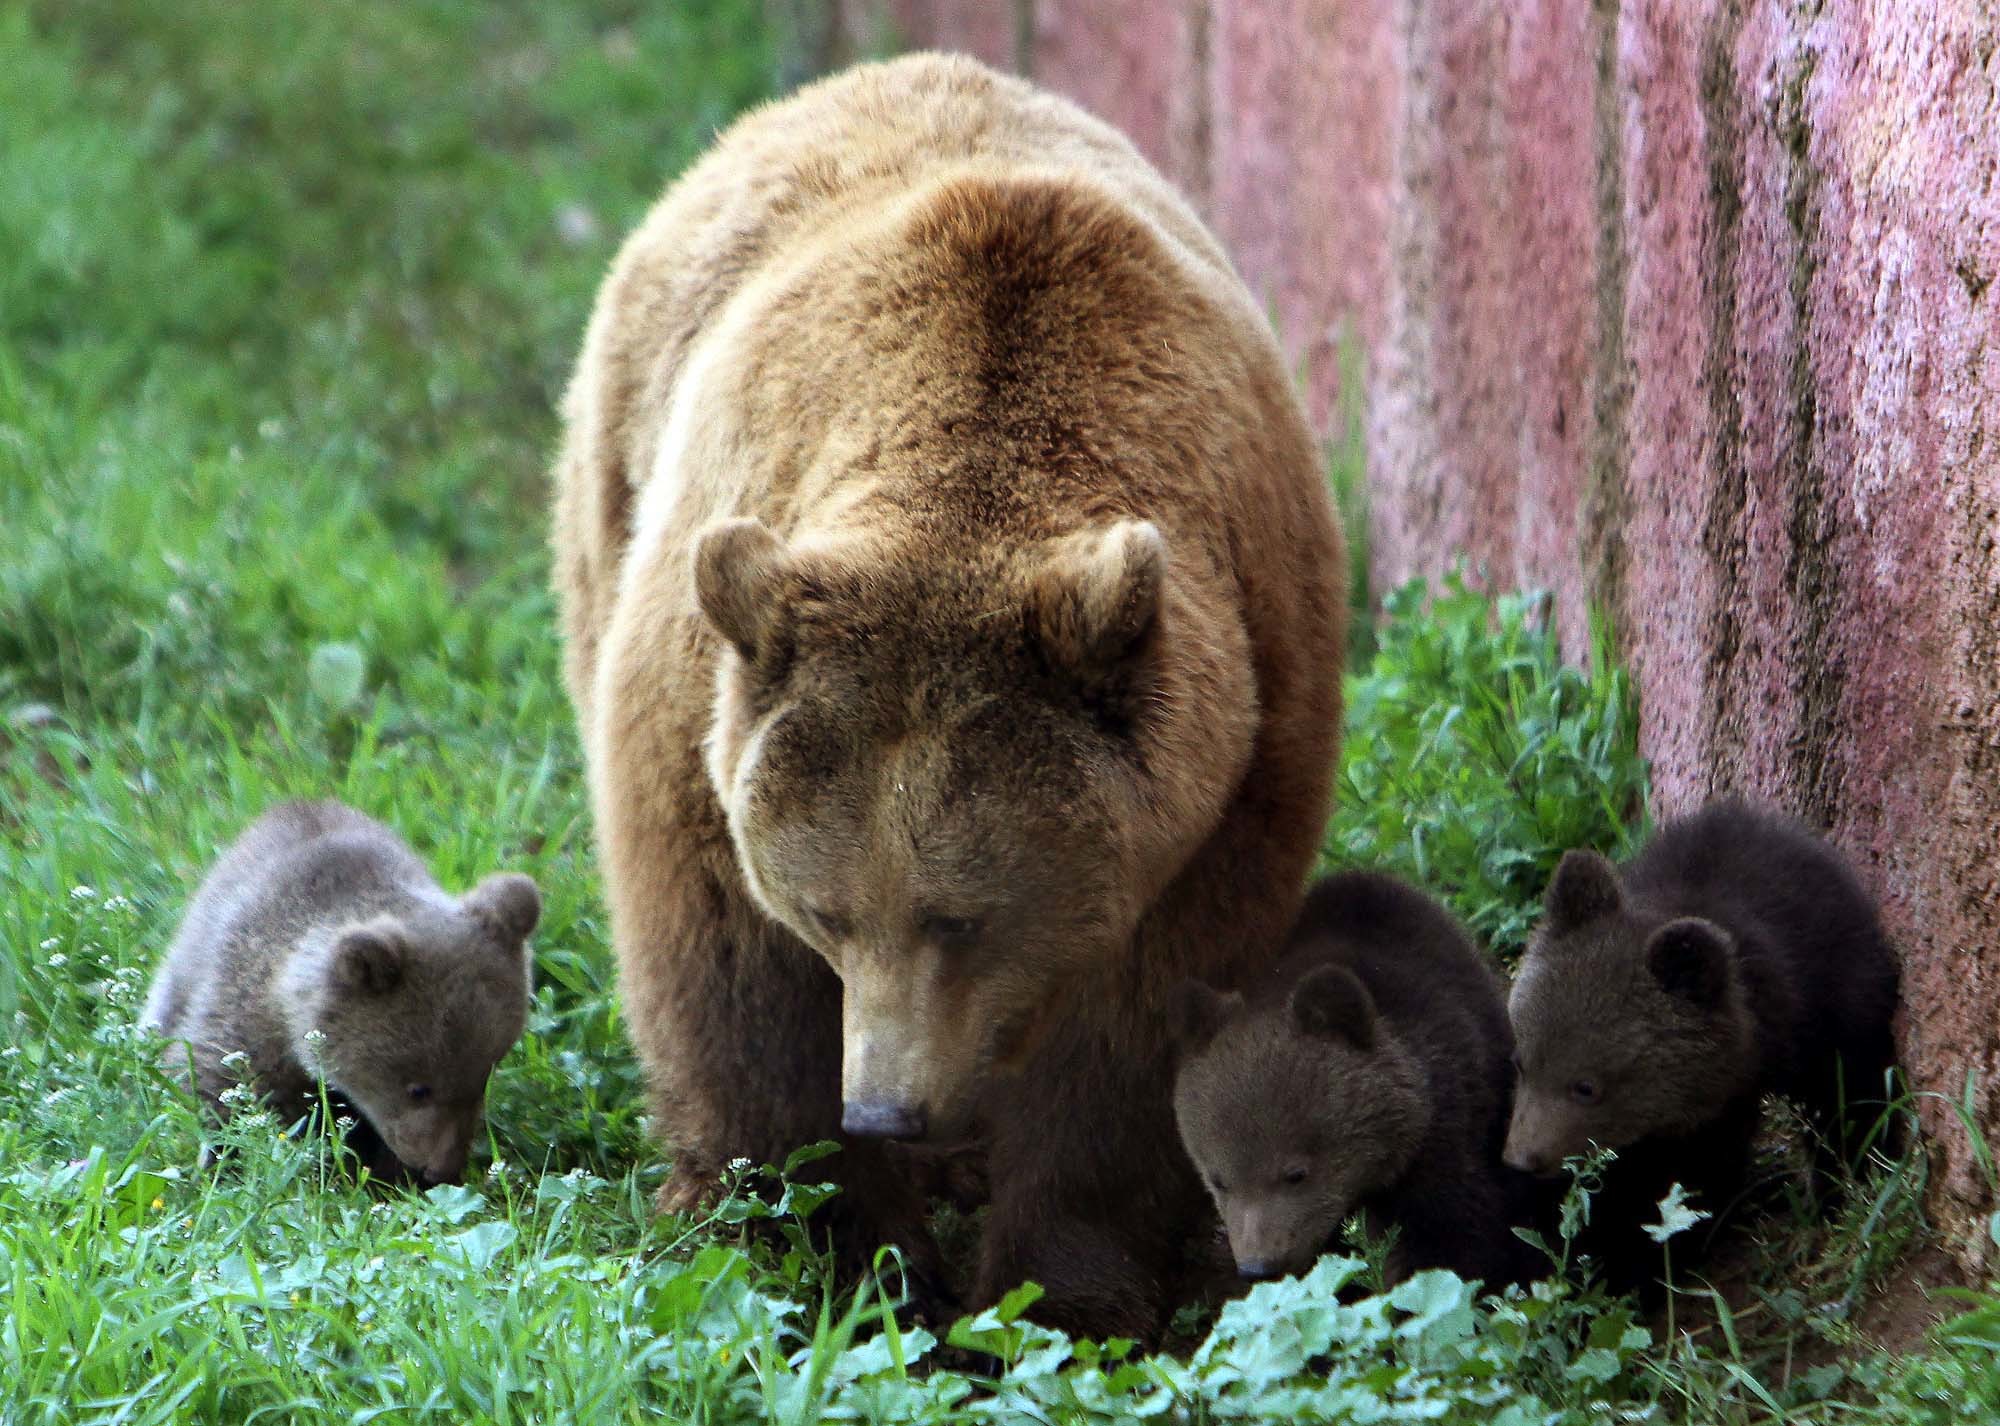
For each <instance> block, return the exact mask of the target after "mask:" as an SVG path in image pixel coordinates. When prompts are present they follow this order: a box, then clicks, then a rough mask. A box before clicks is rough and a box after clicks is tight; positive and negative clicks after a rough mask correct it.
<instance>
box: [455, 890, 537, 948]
mask: <svg viewBox="0 0 2000 1426" xmlns="http://www.w3.org/2000/svg"><path fill="white" fill-rule="evenodd" d="M460 905H461V906H463V907H464V909H465V914H466V915H468V916H470V917H472V918H473V919H474V920H476V921H478V922H479V923H480V924H481V925H483V926H485V927H486V928H487V929H488V930H490V931H491V932H493V934H494V935H495V936H497V937H498V938H499V939H500V940H501V941H502V942H503V943H505V944H506V945H507V946H508V947H510V948H511V947H513V946H516V945H519V944H520V943H521V942H522V941H525V940H527V939H528V933H529V932H530V931H532V930H534V929H535V923H536V922H537V921H540V920H541V919H542V894H541V893H540V892H539V891H537V890H535V883H534V882H533V881H531V880H529V879H528V878H527V877H525V876H522V875H521V874H520V873H519V872H514V871H502V872H495V873H494V874H493V875H492V876H489V877H487V878H486V879H485V880H484V881H482V882H480V883H479V885H477V886H475V887H473V888H472V890H470V891H468V892H466V893H465V900H464V901H463V902H461V903H460Z"/></svg>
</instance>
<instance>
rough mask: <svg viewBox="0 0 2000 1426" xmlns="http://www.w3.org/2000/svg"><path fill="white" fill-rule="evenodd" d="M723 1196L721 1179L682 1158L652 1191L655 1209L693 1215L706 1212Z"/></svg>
mask: <svg viewBox="0 0 2000 1426" xmlns="http://www.w3.org/2000/svg"><path fill="white" fill-rule="evenodd" d="M721 1199H722V1179H721V1176H720V1175H718V1174H714V1173H705V1172H703V1171H702V1169H701V1168H700V1166H699V1165H696V1164H691V1163H689V1162H688V1161H687V1160H685V1159H683V1160H680V1161H679V1162H677V1163H675V1165H674V1166H673V1169H672V1170H671V1171H670V1172H669V1173H668V1174H667V1181H666V1182H665V1183H663V1184H661V1185H660V1188H659V1191H658V1192H657V1193H655V1194H654V1195H653V1211H654V1212H655V1213H674V1214H678V1215H679V1216H681V1217H683V1218H695V1217H699V1216H700V1215H702V1214H704V1213H706V1212H708V1210H709V1209H711V1208H713V1207H714V1206H715V1205H716V1204H717V1203H718V1202H720V1201H721Z"/></svg>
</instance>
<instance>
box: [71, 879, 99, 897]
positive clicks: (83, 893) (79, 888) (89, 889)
mask: <svg viewBox="0 0 2000 1426" xmlns="http://www.w3.org/2000/svg"><path fill="white" fill-rule="evenodd" d="M69 899H70V900H71V901H95V900H96V899H97V888H96V887H94V886H85V885H83V884H82V883H78V884H77V885H75V886H72V887H71V888H70V889H69Z"/></svg>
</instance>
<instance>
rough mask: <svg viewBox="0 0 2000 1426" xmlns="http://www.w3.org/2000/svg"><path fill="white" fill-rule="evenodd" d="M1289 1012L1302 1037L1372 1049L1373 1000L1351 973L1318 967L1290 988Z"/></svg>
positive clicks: (1340, 968)
mask: <svg viewBox="0 0 2000 1426" xmlns="http://www.w3.org/2000/svg"><path fill="white" fill-rule="evenodd" d="M1291 1011H1292V1024H1293V1025H1295V1026H1296V1027H1298V1029H1299V1030H1300V1032H1301V1033H1303V1034H1307V1035H1315V1036H1317V1037H1319V1038H1320V1039H1322V1040H1346V1041H1348V1042H1350V1043H1351V1044H1353V1045H1354V1047H1355V1048H1356V1049H1361V1050H1372V1049H1374V1048H1375V997H1374V996H1372V995H1370V994H1369V993H1368V987H1367V986H1365V985H1363V984H1362V983H1361V981H1360V980H1359V979H1358V978H1357V977H1356V976H1355V974H1354V972H1353V971H1350V970H1346V969H1344V968H1342V967H1340V966H1320V967H1318V968H1316V969H1314V970H1312V971H1309V972H1307V973H1306V974H1305V975H1304V976H1302V977H1300V979H1299V983H1298V984H1297V985H1295V986H1293V987H1292V999H1291Z"/></svg>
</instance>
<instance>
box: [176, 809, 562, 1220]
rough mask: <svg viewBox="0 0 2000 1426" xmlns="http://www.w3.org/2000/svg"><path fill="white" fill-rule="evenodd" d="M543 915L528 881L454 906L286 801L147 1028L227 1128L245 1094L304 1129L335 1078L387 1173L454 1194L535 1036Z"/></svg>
mask: <svg viewBox="0 0 2000 1426" xmlns="http://www.w3.org/2000/svg"><path fill="white" fill-rule="evenodd" d="M540 914H541V899H540V897H539V895H538V894H537V893H536V890H535V884H534V883H533V882H532V881H530V880H528V878H527V877H525V876H520V875H517V874H513V873H504V872H503V873H499V874H496V875H494V876H490V877H487V878H486V879H485V880H484V881H482V882H480V883H479V885H478V886H476V887H474V888H473V889H472V890H471V891H469V892H467V893H466V894H465V895H464V896H463V897H456V898H455V897H451V896H448V895H447V894H446V893H445V892H444V891H442V890H441V889H440V888H439V887H438V884H437V883H436V882H435V881H434V880H433V879H432V878H431V875H430V872H429V871H428V870H427V869H426V868H425V867H424V864H423V863H422V862H421V861H419V860H418V859H417V856H416V854H415V853H414V852H412V851H411V850H410V849H409V847H407V846H406V845H404V843H403V842H402V840H401V839H400V838H398V837H397V836H396V835H395V833H393V832H391V831H390V830H389V829H388V828H387V827H384V826H383V825H382V824H381V823H379V822H376V821H374V820H372V819H371V818H368V817H365V816H363V815H362V814H361V813H359V812H356V811H355V810H354V809H353V808H351V807H347V806H345V805H343V804H341V803H338V802H287V803H281V804H280V805H278V806H276V807H274V808H272V809H271V810H270V811H268V812H266V813H265V814H264V815H263V816H262V817H260V818H258V819H257V821H255V822H254V823H252V824H251V825H250V827H249V828H248V829H247V830H246V831H245V832H244V833H243V835H242V836H240V837H239V838H237V840H236V841H235V842H234V843H233V844H232V845H231V846H230V847H229V848H228V850H227V851H225V852H224V853H223V855H222V858H221V859H220V860H219V861H218V862H217V863H216V865H215V866H214V868H213V869H212V870H211V871H210V872H209V874H208V876H207V877H206V878H204V880H203V881H202V884H201V887H200V889H199V890H198V891H197V892H196V893H195V896H194V900H193V901H192V902H191V903H190V904H189V906H188V912H187V916H186V918H185V919H184V920H183V921H182V923H181V928H180V932H179V934H178V935H177V936H176V937H175V938H174V943H173V945H172V947H171V948H170V949H169V950H168V952H167V955H166V958H165V959H164V960H163V961H162V962H161V964H160V969H159V971H158V973H157V974H156V976H155V978H154V982H153V989H152V994H151V996H150V997H149V998H148V1000H147V1003H146V1009H145V1012H144V1014H143V1016H142V1017H141V1018H142V1023H144V1024H145V1025H146V1026H148V1027H149V1028H151V1029H153V1030H154V1031H156V1032H158V1033H159V1034H162V1035H165V1036H169V1037H171V1038H172V1039H173V1040H174V1041H175V1042H176V1043H175V1044H173V1045H172V1046H170V1047H169V1048H168V1049H167V1050H166V1051H165V1062H166V1064H167V1066H168V1068H169V1069H172V1070H186V1069H190V1068H191V1070H192V1077H193V1088H194V1089H195V1090H196V1091H197V1092H198V1093H199V1094H200V1095H201V1097H202V1098H203V1100H204V1101H205V1102H206V1103H207V1104H208V1106H209V1107H210V1109H211V1110H212V1111H214V1112H215V1113H216V1114H218V1115H221V1114H225V1113H226V1112H227V1107H228V1106H227V1103H226V1101H225V1099H224V1095H225V1093H226V1092H227V1091H228V1090H229V1089H230V1087H231V1086H232V1085H235V1084H237V1083H238V1082H243V1083H246V1084H248V1085H249V1086H250V1088H252V1089H253V1090H254V1091H255V1092H256V1093H257V1094H258V1095H259V1096H261V1097H262V1099H263V1100H264V1101H265V1102H266V1103H268V1104H269V1105H271V1106H272V1107H273V1108H274V1109H276V1110H277V1111H278V1112H279V1113H280V1114H281V1115H283V1116H290V1115H295V1114H303V1113H305V1112H307V1111H308V1110H309V1109H310V1108H311V1107H312V1106H313V1105H314V1104H316V1103H317V1102H318V1098H319V1085H320V1082H321V1081H322V1080H323V1081H324V1082H325V1084H326V1085H327V1087H328V1088H329V1089H330V1090H331V1092H332V1093H333V1095H334V1097H335V1098H336V1099H337V1100H338V1101H340V1102H341V1104H342V1105H343V1106H344V1107H349V1108H352V1109H353V1110H354V1112H355V1113H356V1114H357V1115H358V1116H359V1117H360V1119H361V1121H362V1122H361V1125H360V1130H361V1133H360V1137H359V1139H358V1140H354V1141H351V1142H359V1143H365V1144H367V1145H369V1146H370V1148H369V1149H368V1150H367V1151H364V1157H366V1158H367V1160H368V1162H369V1167H370V1168H371V1169H373V1170H374V1172H375V1173H376V1174H377V1175H378V1176H380V1177H391V1176H394V1177H403V1176H406V1175H407V1176H409V1177H413V1178H421V1179H422V1180H423V1181H424V1182H427V1183H439V1182H444V1181H447V1180H455V1179H457V1178H458V1177H459V1176H460V1175H461V1174H462V1173H463V1172H464V1168H465V1161H466V1155H467V1153H468V1151H469V1150H470V1148H471V1146H472V1136H473V1132H474V1130H475V1129H476V1128H477V1127H478V1123H479V1116H480V1111H481V1108H482V1106H483V1104H484V1101H485V1094H486V1081H487V1077H488V1076H489V1074H490V1073H491V1072H492V1069H493V1066H494V1065H495V1064H496V1063H497V1062H498V1061H499V1059H500V1057H501V1056H502V1055H504V1054H506V1052H507V1051H508V1049H509V1048H511V1047H512V1046H513V1044H514V1042H515V1041H516V1040H518V1039H519V1038H520V1036H521V1030H522V1027H523V1025H524V1024H525V1022H526V1016H527V1003H528V991H529V968H528V953H527V944H526V942H527V936H528V933H529V932H530V931H532V930H533V929H534V926H535V922H536V920H537V919H538V918H539V916H540ZM181 1042H185V1043H181ZM236 1054H241V1055H242V1056H243V1057H244V1063H243V1064H242V1065H241V1067H240V1068H239V1067H237V1065H236V1064H235V1062H234V1061H233V1060H230V1057H231V1056H232V1055H236ZM225 1061H228V1062H225Z"/></svg>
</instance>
